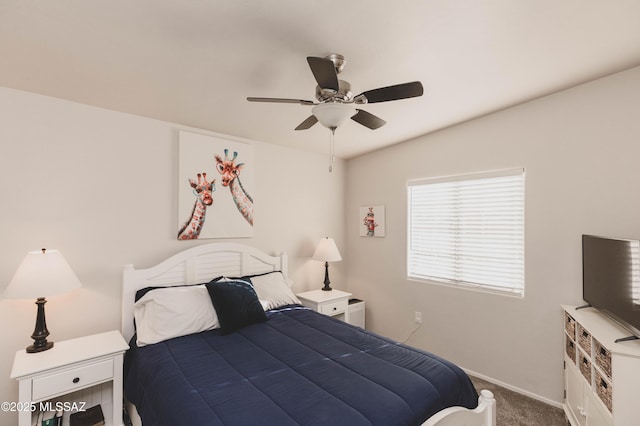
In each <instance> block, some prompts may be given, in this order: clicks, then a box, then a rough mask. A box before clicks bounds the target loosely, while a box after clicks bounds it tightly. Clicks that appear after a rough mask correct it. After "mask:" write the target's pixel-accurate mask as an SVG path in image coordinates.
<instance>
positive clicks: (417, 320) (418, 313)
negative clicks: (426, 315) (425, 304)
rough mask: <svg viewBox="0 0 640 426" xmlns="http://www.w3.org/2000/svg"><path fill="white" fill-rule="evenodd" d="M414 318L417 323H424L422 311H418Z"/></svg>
mask: <svg viewBox="0 0 640 426" xmlns="http://www.w3.org/2000/svg"><path fill="white" fill-rule="evenodd" d="M413 320H414V321H415V322H416V324H422V312H418V311H416V312H415V313H414V316H413Z"/></svg>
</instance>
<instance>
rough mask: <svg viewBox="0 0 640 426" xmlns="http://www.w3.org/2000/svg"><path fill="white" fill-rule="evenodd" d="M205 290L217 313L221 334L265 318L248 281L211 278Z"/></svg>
mask: <svg viewBox="0 0 640 426" xmlns="http://www.w3.org/2000/svg"><path fill="white" fill-rule="evenodd" d="M207 291H208V292H209V296H210V297H211V302H212V303H213V307H214V308H215V309H216V314H218V321H220V330H221V332H222V334H229V333H232V332H234V331H236V330H238V329H240V328H242V327H246V326H248V325H251V324H255V323H259V322H264V321H266V320H267V315H266V314H265V313H264V309H262V305H261V304H260V300H258V295H257V294H256V291H255V290H254V289H253V286H252V285H251V283H250V282H247V281H242V280H234V281H217V280H213V281H211V282H209V283H208V284H207Z"/></svg>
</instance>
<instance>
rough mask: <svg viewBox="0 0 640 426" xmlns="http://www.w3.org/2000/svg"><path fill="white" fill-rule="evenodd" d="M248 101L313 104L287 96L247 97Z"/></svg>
mask: <svg viewBox="0 0 640 426" xmlns="http://www.w3.org/2000/svg"><path fill="white" fill-rule="evenodd" d="M247 100H248V101H249V102H274V103H280V104H300V105H315V102H312V101H306V100H304V99H287V98H256V97H251V96H250V97H248V98H247Z"/></svg>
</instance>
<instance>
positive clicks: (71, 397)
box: [11, 330, 129, 426]
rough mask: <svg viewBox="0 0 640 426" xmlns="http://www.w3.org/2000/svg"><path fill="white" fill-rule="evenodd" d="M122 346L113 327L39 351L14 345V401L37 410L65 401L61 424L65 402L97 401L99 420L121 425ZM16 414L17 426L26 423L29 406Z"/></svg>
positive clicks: (124, 346) (29, 418)
mask: <svg viewBox="0 0 640 426" xmlns="http://www.w3.org/2000/svg"><path fill="white" fill-rule="evenodd" d="M127 349H129V345H128V344H127V342H126V341H125V340H124V338H123V337H122V335H121V334H120V332H119V331H115V330H114V331H109V332H107V333H101V334H94V335H92V336H86V337H80V338H78V339H72V340H66V341H62V342H55V345H54V346H53V348H51V349H49V350H48V351H44V352H39V353H32V354H30V353H27V352H26V351H25V350H24V349H23V350H21V351H18V352H17V353H16V356H15V358H14V360H13V368H12V369H11V378H12V379H16V380H18V381H19V391H18V392H19V397H18V401H19V404H20V405H21V406H22V407H29V406H30V407H33V408H35V409H37V410H39V409H40V407H41V406H43V407H51V406H55V404H56V403H62V404H65V403H66V407H67V408H65V411H66V412H65V413H64V419H65V420H64V424H65V425H68V424H69V423H68V422H69V420H68V418H69V415H70V414H71V411H70V410H69V408H71V409H73V408H76V407H77V408H80V406H81V405H83V404H82V403H85V406H84V408H85V409H87V408H90V407H92V406H94V405H96V404H100V405H101V407H102V412H103V414H104V418H105V423H106V424H107V425H114V426H121V425H122V361H123V357H124V352H125V351H126V350H127ZM48 401H51V402H52V403H51V404H47V402H48ZM74 403H75V405H74ZM36 413H37V411H36ZM18 419H19V423H18V424H19V426H31V425H32V413H31V411H21V412H20V413H19V417H18ZM34 420H35V419H34Z"/></svg>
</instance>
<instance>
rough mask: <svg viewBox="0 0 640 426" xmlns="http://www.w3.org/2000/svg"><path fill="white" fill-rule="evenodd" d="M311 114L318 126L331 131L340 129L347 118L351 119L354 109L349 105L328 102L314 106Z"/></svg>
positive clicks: (354, 112)
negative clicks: (320, 125)
mask: <svg viewBox="0 0 640 426" xmlns="http://www.w3.org/2000/svg"><path fill="white" fill-rule="evenodd" d="M311 112H312V113H313V115H315V116H316V118H317V119H318V121H319V122H320V124H322V125H323V126H324V127H327V128H329V129H331V128H332V127H333V128H338V127H340V125H342V123H344V121H345V120H346V119H347V118H351V117H353V116H354V115H355V114H356V108H355V107H354V106H353V105H350V104H342V103H339V102H329V103H326V104H320V105H316V106H314V107H313V108H312V109H311Z"/></svg>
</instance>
